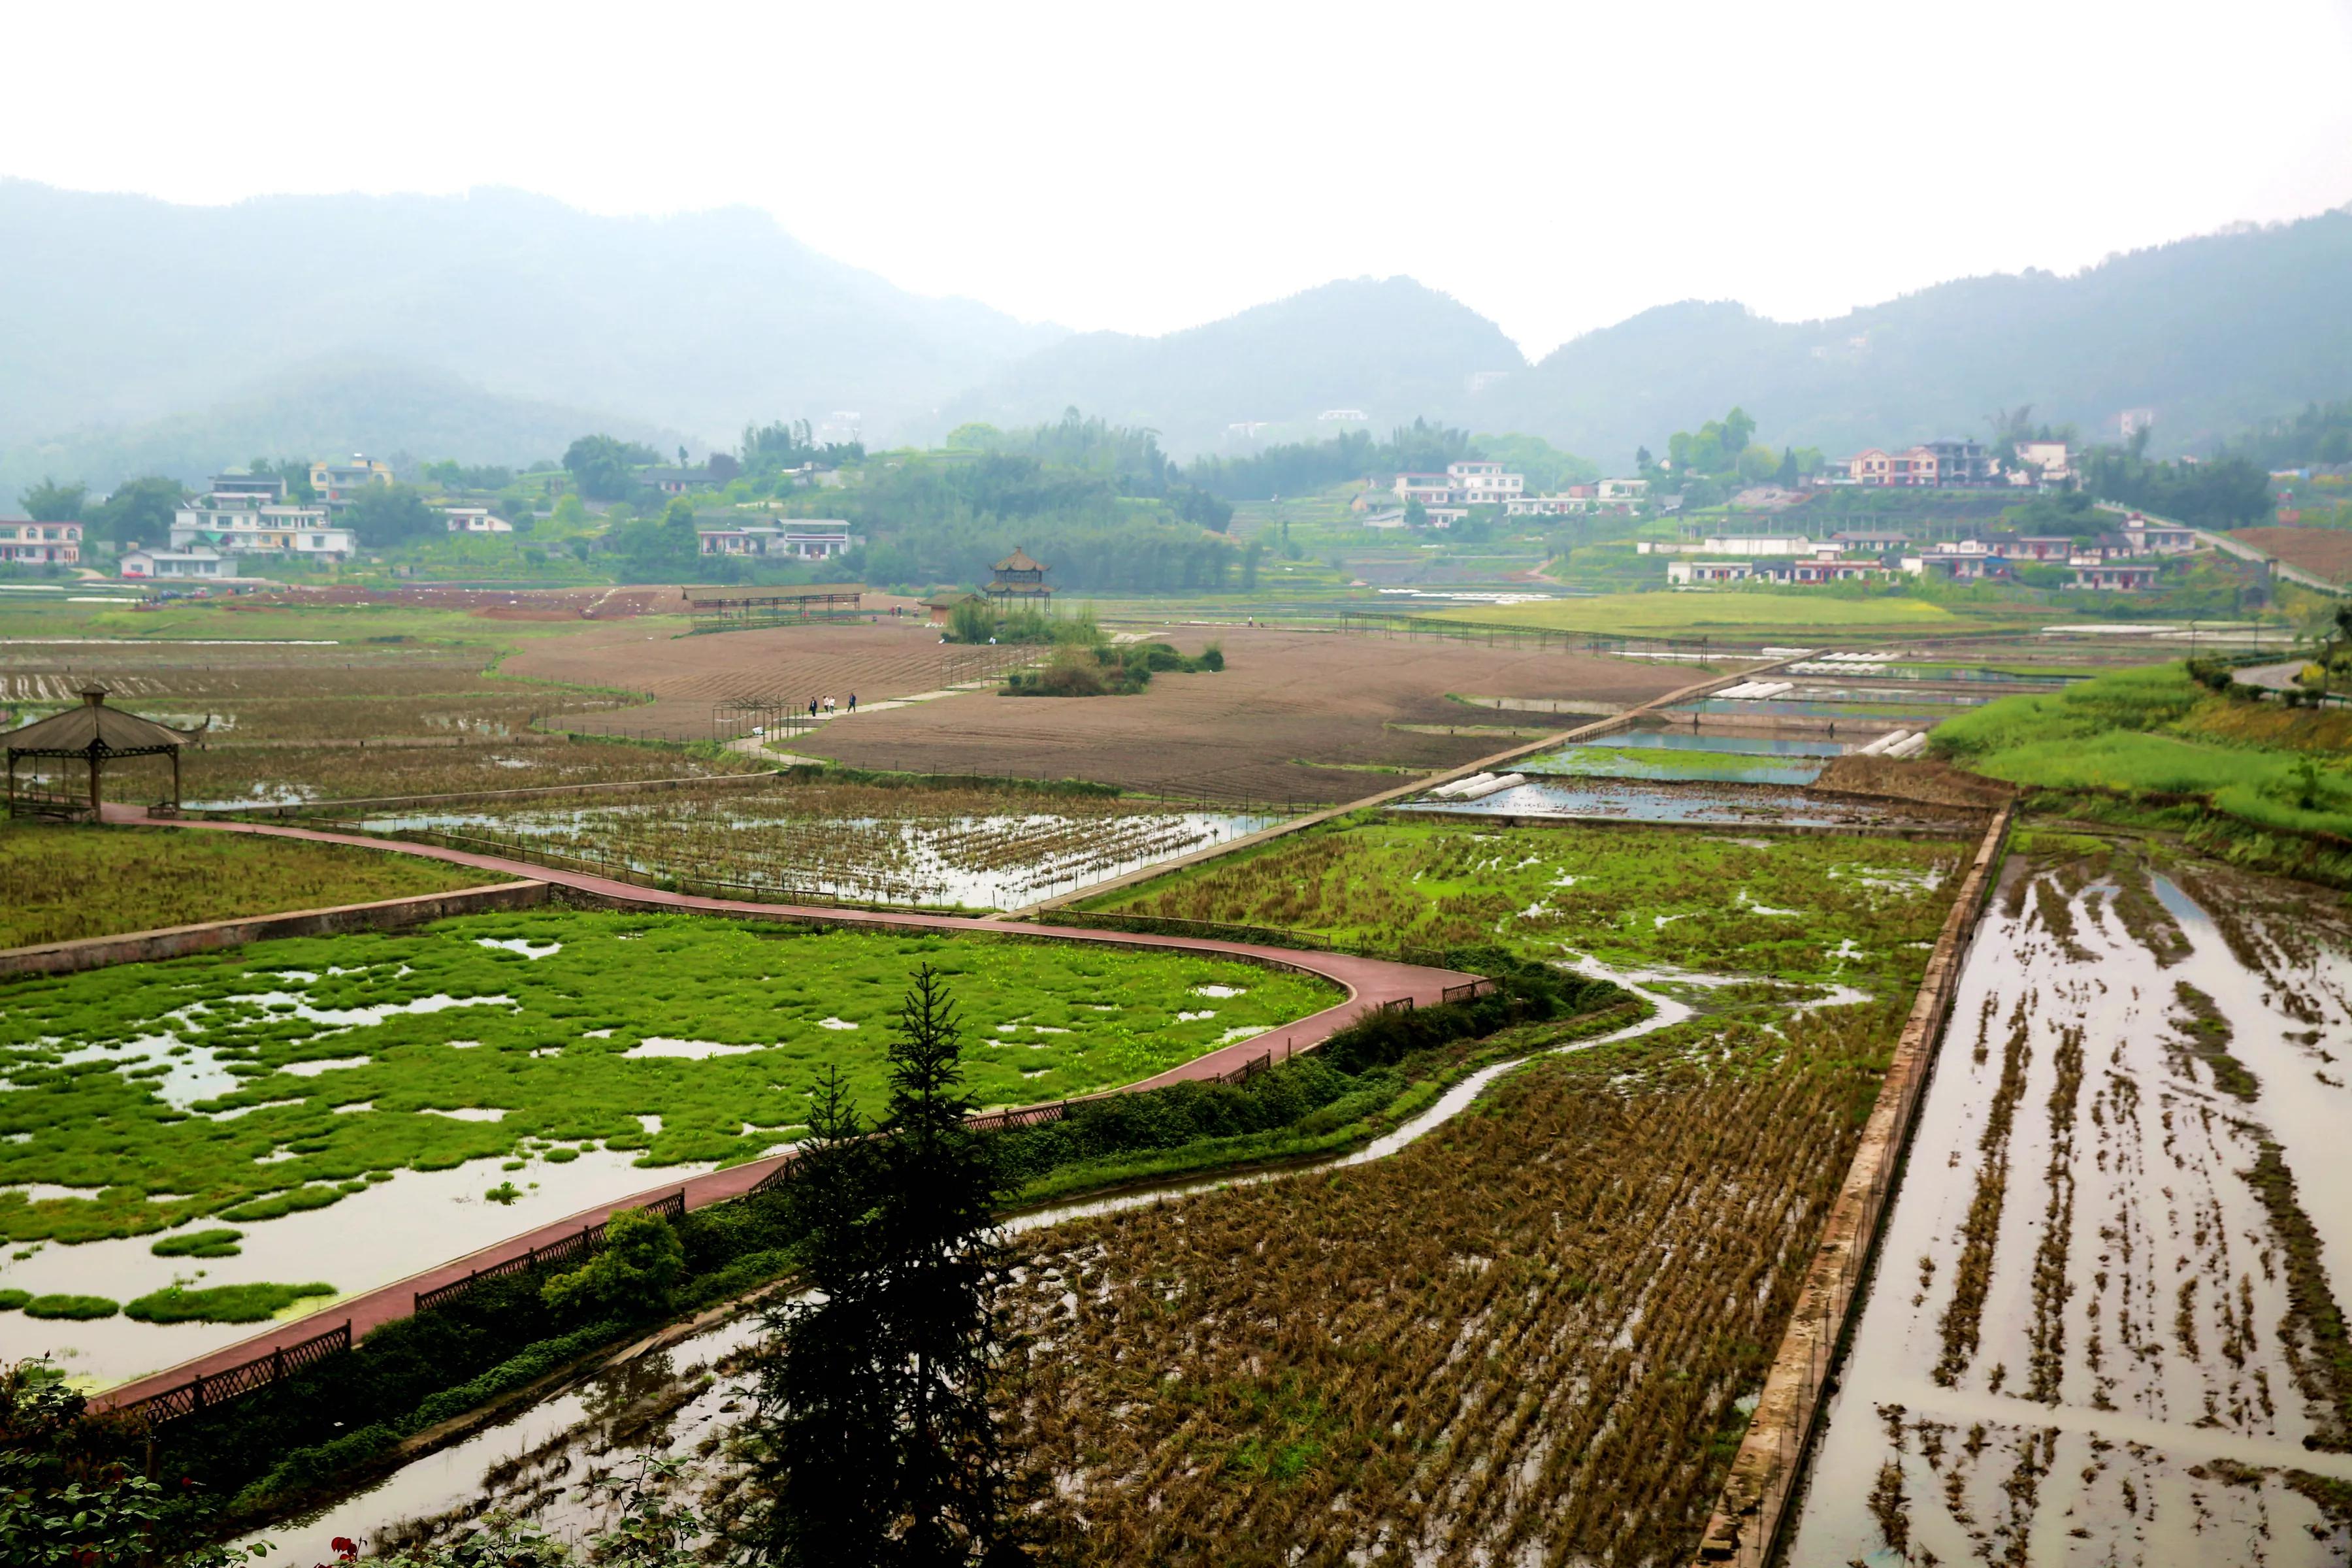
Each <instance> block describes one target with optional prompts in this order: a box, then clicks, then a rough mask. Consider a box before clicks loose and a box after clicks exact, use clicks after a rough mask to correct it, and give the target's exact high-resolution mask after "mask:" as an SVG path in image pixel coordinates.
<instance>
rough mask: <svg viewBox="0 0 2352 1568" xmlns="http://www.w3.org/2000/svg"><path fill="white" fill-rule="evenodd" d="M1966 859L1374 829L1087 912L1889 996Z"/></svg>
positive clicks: (1427, 826) (1222, 868)
mask: <svg viewBox="0 0 2352 1568" xmlns="http://www.w3.org/2000/svg"><path fill="white" fill-rule="evenodd" d="M1968 850H1969V846H1967V845H1965V844H1962V843H1960V842H1958V841H1948V842H1947V841H1931V842H1914V841H1906V840H1895V839H1885V838H1874V839H1853V838H1836V837H1801V838H1742V837H1738V835H1737V834H1736V833H1729V832H1727V833H1724V834H1720V835H1717V834H1700V833H1689V832H1675V831H1670V830H1666V829H1657V830H1654V831H1649V830H1643V829H1641V828H1633V827H1626V828H1614V827H1612V828H1594V827H1578V826H1562V827H1517V828H1482V827H1479V826H1475V825H1472V824H1465V825H1462V826H1454V825H1453V824H1450V823H1446V824H1436V823H1390V822H1382V823H1375V824H1371V825H1369V826H1356V827H1351V828H1347V829H1336V830H1332V831H1327V832H1321V833H1310V834H1304V835H1300V836H1297V837H1291V838H1287V839H1284V840H1281V841H1279V842H1277V843H1276V844H1273V845H1269V846H1268V847H1265V849H1263V850H1260V851H1257V852H1255V853H1254V854H1244V855H1242V856H1234V857H1227V858H1223V859H1221V860H1218V861H1216V862H1214V863H1213V864H1211V865H1208V866H1204V867H1202V868H1197V869H1193V870H1187V871H1180V872H1175V873H1172V874H1171V875H1170V876H1167V877H1165V878H1161V879H1157V880H1155V881H1152V882H1149V883H1146V884H1145V885H1144V886H1143V887H1142V888H1140V889H1137V890H1135V891H1133V892H1131V893H1128V894H1124V895H1121V896H1119V897H1118V899H1117V900H1116V901H1113V900H1104V901H1102V902H1101V903H1100V904H1099V905H1098V906H1097V907H1107V908H1112V909H1117V910H1121V911H1123V912H1128V913H1133V914H1142V915H1155V916H1160V917H1165V918H1172V919H1180V920H1209V921H1238V922H1242V923H1245V924H1254V925H1267V926H1286V927H1292V928H1296V929H1301V930H1309V931H1319V932H1322V933H1324V934H1327V935H1328V936H1330V937H1331V938H1332V939H1333V940H1335V941H1337V942H1342V943H1346V944H1351V945H1358V946H1363V947H1369V948H1375V949H1393V948H1396V947H1398V946H1401V945H1403V944H1408V943H1411V944H1417V945H1427V946H1433V947H1444V946H1454V945H1465V944H1473V943H1477V942H1502V943H1504V944H1505V945H1507V946H1508V947H1510V948H1511V949H1513V950H1514V951H1516V952H1520V953H1522V954H1524V955H1526V956H1528V957H1529V958H1540V959H1559V958H1561V957H1562V956H1564V955H1565V954H1570V953H1573V954H1585V955H1590V956H1591V957H1593V958H1596V959H1598V960H1600V961H1601V963H1607V964H1611V965H1614V966H1617V967H1620V968H1647V967H1656V966H1665V967H1671V968H1676V969H1687V970H1694V971H1698V972H1701V973H1709V974H1759V975H1769V976H1772V977H1773V978H1775V979H1778V980H1785V981H1793V982H1799V983H1811V984H1819V983H1825V982H1843V983H1844V984H1851V985H1854V986H1857V987H1860V988H1861V989H1864V990H1866V991H1869V992H1871V993H1873V994H1876V995H1893V994H1898V993H1907V992H1908V990H1909V989H1910V988H1911V987H1913V986H1915V985H1916V984H1917V983H1918V974H1919V972H1920V970H1921V969H1922V967H1923V966H1924V965H1925V963H1926V961H1927V944H1929V943H1931V942H1934V941H1935V938H1936V934H1937V931H1938V930H1940V929H1941V927H1942V924H1943V920H1944V912H1945V910H1946V908H1947V907H1948V902H1949V900H1950V898H1951V892H1952V886H1953V873H1954V872H1955V871H1956V869H1957V868H1958V865H1959V864H1960V862H1961V860H1962V858H1964V857H1965V856H1966V854H1967V853H1968ZM1692 999H1693V1000H1696V999H1697V998H1696V997H1694V998H1692Z"/></svg>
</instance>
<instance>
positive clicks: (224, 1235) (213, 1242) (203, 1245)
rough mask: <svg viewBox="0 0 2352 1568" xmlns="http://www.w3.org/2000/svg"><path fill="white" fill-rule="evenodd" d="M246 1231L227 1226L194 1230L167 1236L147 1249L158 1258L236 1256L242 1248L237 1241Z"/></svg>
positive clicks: (243, 1236)
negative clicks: (179, 1234)
mask: <svg viewBox="0 0 2352 1568" xmlns="http://www.w3.org/2000/svg"><path fill="white" fill-rule="evenodd" d="M244 1239H245V1232H243V1231H241V1230H229V1229H227V1228H226V1227H223V1228H220V1229H215V1230H192V1231H189V1232H187V1233H186V1234H185V1235H183V1236H167V1237H164V1238H163V1240H161V1241H159V1242H157V1243H156V1244H155V1245H154V1246H152V1247H149V1248H148V1249H147V1250H148V1251H150V1252H152V1253H153V1254H154V1255H155V1256H156V1257H158V1258H235V1257H236V1255H237V1253H238V1252H239V1251H241V1250H242V1248H240V1247H238V1246H237V1243H238V1242H240V1241H243V1240H244Z"/></svg>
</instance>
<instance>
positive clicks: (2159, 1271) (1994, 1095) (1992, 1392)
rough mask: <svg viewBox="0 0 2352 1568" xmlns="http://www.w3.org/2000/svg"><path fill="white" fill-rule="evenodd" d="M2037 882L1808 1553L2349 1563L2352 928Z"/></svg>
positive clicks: (2045, 1560) (1823, 1475) (1942, 1097)
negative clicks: (2345, 1335)
mask: <svg viewBox="0 0 2352 1568" xmlns="http://www.w3.org/2000/svg"><path fill="white" fill-rule="evenodd" d="M2010 870H2011V876H2010V879H2009V881H2008V882H2007V884H2006V885H2005V889H2004V892H2003V894H2002V896H2001V900H2000V903H1999V904H1998V905H1997V906H1996V908H1995V909H1994V910H1992V911H1990V913H1989V914H1988V916H1987V919H1986V924H1985V926H1984V928H1983V930H1982V931H1981V933H1980V936H1979V942H1978V944H1977V947H1976V949H1975V951H1974V952H1973V954H1972V956H1971V958H1970V960H1969V966H1968V968H1967V970H1966V972H1965V973H1964V976H1963V978H1962V981H1961V984H1960V988H1959V992H1958V997H1957V1000H1956V1004H1955V1007H1954V1012H1953V1017H1952V1023H1951V1025H1950V1027H1949V1029H1948V1033H1947V1036H1946V1038H1945V1043H1944V1045H1943V1047H1942V1054H1941V1057H1940V1058H1939V1060H1938V1063H1937V1076H1936V1079H1935V1080H1934V1082H1933V1083H1932V1084H1931V1086H1930V1087H1929V1089H1928V1092H1927V1100H1926V1101H1925V1103H1924V1105H1923V1107H1922V1110H1921V1116H1920V1123H1919V1127H1918V1130H1917V1133H1916V1141H1915V1142H1914V1144H1913V1148H1912V1152H1911V1156H1910V1163H1909V1167H1908V1173H1907V1175H1906V1178H1905V1181H1904V1184H1903V1187H1902V1190H1901V1193H1900V1194H1899V1196H1898V1198H1897V1201H1896V1203H1895V1208H1894V1211H1893V1215H1892V1216H1891V1219H1890V1222H1889V1228H1888V1230H1887V1233H1886V1235H1885V1238H1884V1241H1883V1244H1882V1247H1881V1252H1880V1262H1879V1264H1878V1268H1877V1274H1876V1278H1875V1280H1874V1285H1873V1288H1872V1292H1871V1295H1870V1298H1869V1300H1868V1302H1867V1305H1866V1307H1865V1309H1864V1313H1863V1316H1862V1319H1861V1321H1860V1325H1859V1328H1858V1329H1857V1331H1856V1332H1855V1335H1854V1339H1853V1349H1852V1354H1851V1358H1850V1361H1849V1363H1848V1364H1847V1366H1846V1369H1845V1372H1844V1373H1843V1379H1842V1383H1841V1385H1840V1389H1839V1392H1838V1393H1837V1394H1836V1395H1835V1398H1834V1402H1833V1404H1832V1409H1831V1413H1830V1419H1829V1422H1828V1426H1827V1428H1826V1433H1825V1436H1824V1437H1823V1438H1822V1442H1821V1444H1820V1445H1819V1447H1818V1450H1817V1452H1816V1454H1815V1455H1814V1458H1813V1462H1812V1468H1811V1477H1812V1479H1811V1483H1810V1488H1809V1491H1808V1495H1807V1496H1806V1498H1805V1500H1804V1502H1803V1505H1802V1510H1801V1515H1800V1517H1799V1520H1798V1523H1797V1527H1796V1535H1795V1548H1794V1552H1793V1554H1792V1557H1791V1559H1790V1560H1791V1561H1794V1562H1800V1563H1869V1564H1873V1565H1879V1564H1890V1563H1898V1562H1914V1563H1925V1562H1927V1561H1930V1560H1933V1561H1937V1562H1942V1563H1968V1562H1986V1563H2032V1564H2034V1565H2035V1568H2042V1565H2045V1564H2047V1565H2052V1568H2055V1565H2059V1564H2084V1565H2088V1564H2094V1563H2097V1564H2118V1565H2136V1568H2159V1565H2168V1564H2175V1563H2265V1564H2301V1563H2314V1564H2316V1563H2341V1562H2343V1561H2345V1560H2346V1557H2347V1552H2352V1528H2348V1527H2347V1526H2352V1521H2348V1520H2347V1507H2346V1497H2347V1491H2346V1490H2345V1489H2346V1487H2347V1484H2352V1429H2347V1416H2352V1364H2347V1358H2346V1356H2345V1352H2344V1346H2343V1341H2342V1337H2341V1336H2342V1327H2341V1324H2342V1319H2341V1316H2340V1314H2339V1312H2338V1310H2337V1308H2338V1304H2340V1303H2342V1302H2343V1301H2344V1300H2347V1289H2352V1148H2348V1147H2347V1140H2346V1131H2347V1129H2352V1089H2347V1081H2346V1074H2347V1063H2346V1062H2345V1061H2344V1060H2343V1053H2344V1047H2346V1045H2347V1043H2352V930H2347V922H2346V921H2344V919H2343V917H2342V915H2341V913H2340V912H2339V911H2336V910H2331V909H2330V908H2328V907H2327V905H2326V895H2324V894H2321V893H2319V892H2318V891H2317V890H2316V889H2296V888H2293V887H2291V886H2289V885H2287V884H2283V883H2276V882H2263V881H2258V880H2255V879H2249V878H2244V877H2241V876H2237V875H2234V874H2231V873H2227V872H2222V871H2218V870H2211V869H2207V870H2202V871H2198V870H2190V869H2186V868H2184V869H2182V870H2180V871H2179V872H2178V873H2177V874H2176V876H2175V877H2173V878H2168V877H2167V876H2165V875H2162V874H2157V875H2153V876H2151V875H2149V874H2148V873H2147V870H2146V869H2145V868H2143V867H2141V866H2139V865H2137V864H2136V863H2135V861H2134V859H2133V858H2132V857H2131V856H2129V855H2128V854H2126V853H2122V852H2118V853H2116V854H2115V855H2114V856H2112V857H2111V858H2110V857H2105V856H2101V857H2095V858H2092V859H2090V860H2087V861H2080V862H2076V863H2075V864H2074V865H2073V866H2071V867H2070V866H2063V865H2062V866H2050V865H2044V866H2042V867H2041V868H2035V869H2033V870H2032V871H2030V872H2027V871H2026V870H2025V868H2024V865H2023V862H2022V861H2012V863H2011V868H2010ZM2331 1489H2332V1500H2328V1499H2330V1497H2331Z"/></svg>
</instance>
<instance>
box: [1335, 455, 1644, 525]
mask: <svg viewBox="0 0 2352 1568" xmlns="http://www.w3.org/2000/svg"><path fill="white" fill-rule="evenodd" d="M1527 489H1528V481H1527V476H1526V475H1524V474H1514V473H1510V472H1508V471H1507V470H1506V469H1505V468H1504V467H1503V465H1502V464H1500V463H1488V462H1460V463H1449V464H1447V465H1446V467H1445V471H1444V473H1442V474H1437V473H1407V474H1398V475H1396V476H1395V477H1394V478H1393V479H1391V480H1390V481H1389V482H1388V483H1387V484H1386V485H1378V484H1375V485H1371V486H1368V487H1366V489H1364V491H1363V493H1362V494H1360V495H1359V496H1357V497H1356V499H1355V500H1353V501H1352V502H1350V503H1349V506H1350V509H1351V510H1353V511H1354V512H1355V513H1356V521H1358V522H1360V524H1362V526H1364V527H1366V528H1402V527H1404V526H1405V525H1406V522H1407V521H1408V519H1409V517H1410V515H1411V514H1410V512H1409V510H1408V509H1409V508H1411V507H1414V506H1418V507H1419V508H1420V509H1421V516H1422V519H1423V521H1424V522H1425V523H1426V524H1427V525H1428V526H1429V527H1431V528H1451V527H1453V526H1454V524H1455V523H1457V522H1460V521H1462V520H1463V519H1464V518H1465V517H1468V516H1469V515H1470V509H1471V508H1472V507H1474V506H1493V507H1500V508H1501V509H1502V513H1503V515H1504V516H1505V517H1569V516H1572V515H1574V514H1576V513H1579V512H1615V513H1619V514H1625V515H1630V514H1631V513H1632V512H1633V510H1634V508H1635V507H1637V506H1639V505H1640V504H1641V503H1642V502H1643V500H1647V499H1648V497H1649V493H1650V481H1649V480H1647V479H1602V480H1601V481H1600V482H1599V483H1598V484H1590V485H1570V486H1569V487H1568V489H1564V490H1561V491H1560V492H1559V493H1558V494H1556V495H1542V496H1531V495H1529V494H1528V493H1527Z"/></svg>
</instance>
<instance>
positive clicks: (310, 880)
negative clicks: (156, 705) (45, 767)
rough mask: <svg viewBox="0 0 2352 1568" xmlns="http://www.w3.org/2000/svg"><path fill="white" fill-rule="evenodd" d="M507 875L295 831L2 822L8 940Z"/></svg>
mask: <svg viewBox="0 0 2352 1568" xmlns="http://www.w3.org/2000/svg"><path fill="white" fill-rule="evenodd" d="M505 880H507V879H506V878H503V877H499V876H497V875H495V874H493V873H490V872H487V871H477V870H474V869H471V868H467V867H464V866H450V865H446V864H443V863H442V862H440V861H437V860H427V859H425V858H421V857H418V856H414V855H399V854H387V853H385V852H383V851H382V850H376V849H354V848H352V847H348V846H345V845H341V844H310V843H305V842H303V841H302V840H300V839H295V838H257V837H248V836H247V835H245V834H238V833H208V832H200V831H195V830H193V829H185V828H166V827H91V826H85V825H80V824H72V825H68V824H65V823H31V822H19V823H8V824H0V947H26V946H30V945H32V944H33V943H36V942H72V941H76V940H78V939H79V938H82V937H91V936H110V935H114V934H116V933H119V932H121V931H153V930H155V929H156V928H157V927H160V926H173V925H192V924H194V923H195V922H196V921H225V920H235V919H236V918H237V917H238V916H241V915H261V914H275V913H278V912H279V911H281V910H315V909H323V908H325V907H327V906H329V905H332V904H362V903H370V902H373V901H374V900H378V899H401V898H406V897H409V896H410V895H412V894H416V893H442V892H447V891H448V890H450V889H453V888H477V887H480V886H481V885H482V884H483V883H485V882H500V881H505Z"/></svg>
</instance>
